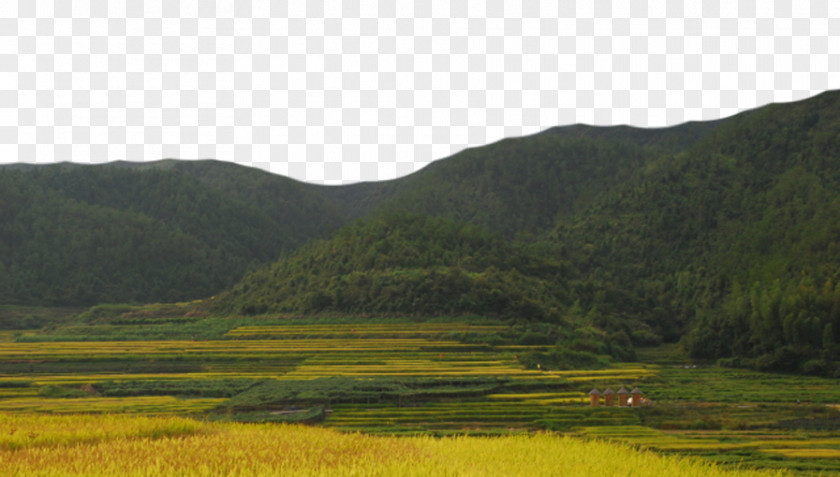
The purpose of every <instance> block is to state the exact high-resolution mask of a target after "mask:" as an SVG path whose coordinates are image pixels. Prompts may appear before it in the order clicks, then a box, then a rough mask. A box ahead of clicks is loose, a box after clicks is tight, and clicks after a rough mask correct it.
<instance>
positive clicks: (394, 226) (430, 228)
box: [215, 213, 568, 321]
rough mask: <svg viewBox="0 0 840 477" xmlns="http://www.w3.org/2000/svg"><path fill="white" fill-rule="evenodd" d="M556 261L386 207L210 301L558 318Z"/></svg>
mask: <svg viewBox="0 0 840 477" xmlns="http://www.w3.org/2000/svg"><path fill="white" fill-rule="evenodd" d="M563 275H564V273H563V270H562V267H561V266H560V265H559V264H555V263H553V262H550V261H546V260H544V259H541V258H538V257H537V256H536V255H535V254H533V253H529V252H528V250H526V249H525V248H523V247H518V246H515V245H513V244H511V243H509V242H508V241H506V240H503V239H502V238H501V237H500V236H499V235H494V234H491V233H488V232H486V231H484V230H482V229H480V228H478V227H476V226H471V225H466V224H463V223H461V222H455V221H452V220H450V219H445V218H432V217H428V216H420V215H414V214H407V213H388V214H384V215H382V216H379V217H377V218H374V219H367V220H363V221H360V222H357V223H355V224H354V225H351V226H348V227H345V228H343V229H341V230H340V231H339V232H338V233H337V234H335V235H334V236H333V237H331V238H330V239H329V240H318V241H315V242H312V243H309V244H307V245H306V246H304V247H302V248H301V249H299V250H298V251H297V252H295V253H294V254H292V255H290V256H288V257H286V258H284V259H283V260H280V261H279V262H277V263H275V264H273V265H271V266H270V267H265V268H262V269H259V270H256V271H254V272H252V273H250V274H248V275H247V276H246V277H245V278H244V279H243V280H242V282H240V283H239V284H238V285H236V286H235V287H233V288H232V289H231V290H230V291H229V292H227V293H225V294H223V295H221V296H219V297H218V299H217V300H216V305H215V306H216V309H217V310H222V311H227V312H234V313H245V314H254V313H268V312H271V313H277V312H290V313H322V312H347V313H376V314H401V315H435V314H438V315H440V314H462V313H475V314H482V315H492V316H506V317H523V318H526V319H529V320H534V321H546V320H548V321H551V320H559V307H560V306H561V304H562V303H565V302H566V301H568V297H567V295H566V290H565V284H564V281H565V277H564V276H563Z"/></svg>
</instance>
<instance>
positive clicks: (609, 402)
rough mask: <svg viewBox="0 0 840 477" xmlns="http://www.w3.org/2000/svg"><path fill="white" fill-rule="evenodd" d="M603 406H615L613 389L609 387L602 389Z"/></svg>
mask: <svg viewBox="0 0 840 477" xmlns="http://www.w3.org/2000/svg"><path fill="white" fill-rule="evenodd" d="M604 406H615V391H613V390H612V389H610V388H607V389H606V391H604Z"/></svg>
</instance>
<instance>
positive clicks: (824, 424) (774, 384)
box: [0, 316, 840, 475]
mask: <svg viewBox="0 0 840 477" xmlns="http://www.w3.org/2000/svg"><path fill="white" fill-rule="evenodd" d="M198 330H201V332H200V333H199V334H200V338H196V339H192V337H191V336H190V335H191V334H192V333H193V332H197V331H198ZM510 332H512V329H511V327H509V326H508V325H506V324H505V323H502V322H499V321H491V320H485V319H481V318H475V317H468V318H451V317H449V318H441V319H437V320H425V321H418V320H410V319H379V320H378V321H377V320H375V319H370V318H321V319H317V320H306V319H295V318H287V317H271V318H249V319H245V318H242V319H229V320H228V319H220V318H219V319H208V318H184V317H179V318H177V319H176V318H167V317H165V316H164V317H161V316H152V317H148V318H142V317H141V318H132V319H130V320H129V319H116V320H99V321H95V322H93V323H90V324H83V323H78V322H68V323H66V324H58V325H55V326H49V327H45V328H42V329H39V330H14V331H7V332H4V333H3V334H2V335H0V415H2V416H5V417H4V419H16V418H21V419H24V418H27V417H26V416H30V417H28V418H31V419H37V418H44V419H59V420H60V419H64V418H66V419H99V418H101V419H103V420H106V419H118V418H117V417H114V416H112V415H114V414H120V415H134V416H136V417H137V418H138V419H141V418H142V417H143V416H163V417H166V416H168V417H166V418H167V419H170V418H171V419H175V420H173V421H171V422H182V421H178V420H177V418H178V417H189V418H192V419H197V420H198V421H192V420H189V421H183V422H192V423H194V424H192V425H194V426H209V427H206V428H205V429H215V430H214V431H213V432H227V431H222V430H220V429H246V428H245V427H242V428H238V427H235V426H234V427H230V428H227V427H224V426H227V425H231V426H233V425H234V424H232V423H231V421H238V422H245V423H295V422H305V423H309V424H312V425H316V426H319V427H325V428H331V429H332V431H342V432H347V433H351V434H352V433H356V432H361V433H364V434H365V435H376V436H380V437H381V438H382V439H387V438H390V437H393V436H404V437H410V436H417V435H427V436H437V437H447V436H473V437H492V436H496V437H500V436H511V438H519V439H528V438H527V437H525V436H532V435H533V434H534V433H535V432H537V433H538V432H540V431H552V432H557V433H561V434H563V435H567V436H572V437H575V438H582V439H584V440H585V441H590V440H598V441H601V440H603V441H609V442H613V443H618V444H619V447H621V446H630V447H632V448H637V449H643V450H649V451H652V452H656V453H661V454H677V455H691V456H693V457H697V458H700V459H703V460H704V461H705V462H714V463H716V464H719V465H722V466H723V468H728V469H735V468H740V467H748V468H757V469H769V470H777V469H783V470H788V471H791V472H793V473H794V474H796V475H819V474H820V472H826V473H835V472H840V459H837V457H838V454H840V411H838V409H837V405H838V404H840V388H838V385H837V383H836V382H835V381H834V380H829V379H822V378H809V377H801V376H791V375H780V374H768V373H759V372H754V371H745V370H738V369H722V368H713V367H702V366H700V367H694V366H691V365H689V364H688V363H686V362H684V359H683V358H681V356H680V355H679V353H677V352H675V351H674V350H668V349H666V348H662V349H652V350H645V351H643V352H641V353H640V358H641V360H642V361H644V362H643V363H615V364H612V365H610V366H609V367H606V368H602V369H573V370H565V369H549V368H548V367H540V369H526V368H525V367H524V366H523V365H522V362H521V360H520V358H521V356H523V355H525V354H527V353H540V352H542V351H545V350H547V349H549V346H545V345H531V346H525V345H514V344H510V340H506V339H504V338H505V333H510ZM144 333H147V334H148V339H142V338H143V336H144ZM163 337H168V338H170V339H162V338H163ZM621 386H626V387H627V388H628V389H631V388H632V387H636V386H638V387H640V388H641V389H642V390H643V392H644V394H645V396H646V397H648V398H650V399H651V400H652V401H653V404H652V405H651V406H649V407H641V408H617V407H604V406H601V407H590V406H589V405H588V403H589V396H588V392H589V390H590V389H592V388H593V387H595V388H598V389H600V390H602V391H603V390H604V389H606V388H608V387H609V388H612V389H614V390H617V389H618V388H619V387H621ZM797 400H799V401H800V403H799V404H797ZM79 414H85V415H97V414H98V415H101V417H85V416H79ZM38 416H40V417H38ZM126 419H128V417H126ZM199 421H200V422H199ZM56 422H59V421H56ZM132 422H133V421H132ZM137 422H140V421H137ZM161 422H163V421H161ZM167 422H169V421H167ZM213 426H220V427H213ZM248 429H250V428H248ZM266 429H270V428H266ZM296 429H298V428H296ZM231 432H233V431H231ZM236 432H240V431H236ZM261 432H262V431H261ZM265 432H269V431H265ZM324 432H329V431H324ZM202 435H203V434H202ZM329 435H340V434H329ZM517 436H519V437H517ZM371 438H372V437H371ZM424 442H425V441H424ZM428 442H435V441H428ZM482 442H485V441H482ZM487 442H495V441H487ZM576 442H577V441H576ZM424 445H425V444H424ZM36 447H37V446H36ZM7 450H8V449H7ZM176 473H177V472H176Z"/></svg>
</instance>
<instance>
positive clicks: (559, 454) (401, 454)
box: [0, 414, 784, 477]
mask: <svg viewBox="0 0 840 477" xmlns="http://www.w3.org/2000/svg"><path fill="white" fill-rule="evenodd" d="M628 469H630V472H632V473H633V475H680V476H685V477H695V476H696V477H700V476H703V477H717V476H720V477H723V476H748V477H752V476H756V477H758V476H774V475H784V474H782V473H780V472H767V471H765V472H760V471H745V470H740V471H734V470H726V469H723V468H721V467H719V466H717V465H715V464H713V463H710V462H708V461H701V460H698V459H692V458H683V457H676V456H662V455H657V454H654V453H650V452H645V451H639V450H636V449H633V448H631V447H629V446H626V445H619V444H611V443H607V442H601V441H593V440H585V439H580V438H573V437H569V436H560V435H556V434H545V433H542V434H532V435H518V436H507V437H493V438H489V437H465V436H459V437H445V438H440V439H437V438H432V437H430V436H414V437H393V436H371V435H365V434H345V433H339V432H335V431H332V430H329V429H318V428H314V427H304V426H300V425H287V424H281V425H266V424H261V425H248V424H241V423H207V422H198V421H195V420H190V419H184V418H159V417H158V418H145V417H129V416H101V417H96V416H78V415H74V416H37V415H4V414H0V474H2V475H39V474H44V475H92V476H97V475H102V476H108V475H120V476H134V475H137V476H141V475H142V476H146V475H164V476H166V475H178V476H184V475H303V476H306V475H360V476H365V475H406V476H425V475H476V476H481V475H488V476H489V475H493V476H495V475H523V476H524V475H527V476H553V475H558V473H561V474H562V475H568V476H589V475H593V474H595V475H622V474H624V475H626V473H627V472H628Z"/></svg>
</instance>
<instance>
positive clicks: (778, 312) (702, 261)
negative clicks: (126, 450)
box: [0, 92, 840, 374]
mask: <svg viewBox="0 0 840 477" xmlns="http://www.w3.org/2000/svg"><path fill="white" fill-rule="evenodd" d="M838 156H840V93H838V92H826V93H823V94H820V95H818V96H815V97H813V98H810V99H808V100H805V101H799V102H795V103H788V104H777V105H769V106H766V107H763V108H759V109H756V110H753V111H748V112H745V113H742V114H739V115H736V116H733V117H731V118H727V119H723V120H718V121H713V122H703V123H686V124H683V125H680V126H676V127H672V128H663V129H639V128H632V127H590V126H582V125H576V126H568V127H558V128H552V129H548V130H546V131H544V132H542V133H539V134H535V135H532V136H528V137H522V138H512V139H506V140H503V141H500V142H498V143H495V144H491V145H487V146H484V147H479V148H473V149H468V150H465V151H463V152H461V153H459V154H456V155H454V156H452V157H450V158H447V159H445V160H441V161H437V162H435V163H433V164H432V165H430V166H429V167H427V168H425V169H423V170H421V171H419V172H417V173H415V174H412V175H411V176H408V177H405V178H402V179H398V180H394V181H388V182H380V183H367V184H364V183H363V184H354V185H348V186H341V187H324V186H315V185H309V184H302V183H299V182H295V181H292V180H289V179H286V178H282V177H278V176H274V175H271V174H268V173H264V172H261V171H256V170H253V169H248V168H243V167H239V166H235V165H231V164H222V163H218V162H215V161H195V162H192V161H191V162H181V161H160V162H157V163H151V164H129V163H113V164H109V165H103V166H96V167H93V166H90V167H87V166H84V167H83V166H69V165H56V166H39V167H33V166H12V167H10V166H5V167H0V303H22V304H53V305H59V304H61V305H67V304H74V305H76V304H81V305H85V304H94V303H101V302H126V301H127V302H144V301H172V300H189V299H197V298H206V297H209V296H212V295H217V297H216V298H215V299H213V300H210V301H209V302H211V303H212V309H213V312H215V313H245V314H259V313H268V312H291V313H326V312H329V313H375V314H453V313H458V314H462V313H474V314H488V315H495V316H503V317H511V318H516V319H519V320H523V321H527V322H532V323H549V324H553V325H554V326H556V327H561V328H564V327H565V328H567V329H569V330H589V331H587V333H590V334H592V333H595V334H599V335H598V336H601V338H602V340H601V341H602V342H603V343H605V346H606V347H607V348H609V350H612V351H611V352H613V354H614V355H619V356H627V353H626V352H625V351H624V350H626V349H628V347H630V346H631V345H637V346H638V345H650V344H656V343H660V342H663V341H667V342H676V341H681V342H682V343H683V345H684V346H685V347H686V349H687V350H688V351H689V352H690V354H691V355H692V356H693V357H694V358H696V359H702V360H710V361H716V360H720V361H721V362H723V363H728V364H734V365H740V366H752V367H756V368H761V369H785V370H790V371H797V372H807V373H821V374H835V373H837V369H838V367H837V362H838V360H840V346H838V342H840V260H838V259H840V246H838V237H840V157H838ZM243 276H244V278H242V277H243ZM240 279H241V281H240ZM237 282H239V283H238V284H236V285H234V284H235V283H237ZM225 289H227V290H228V291H224V290H225ZM601 338H599V339H601ZM609 350H608V351H609ZM598 351H603V349H601V350H598Z"/></svg>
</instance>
